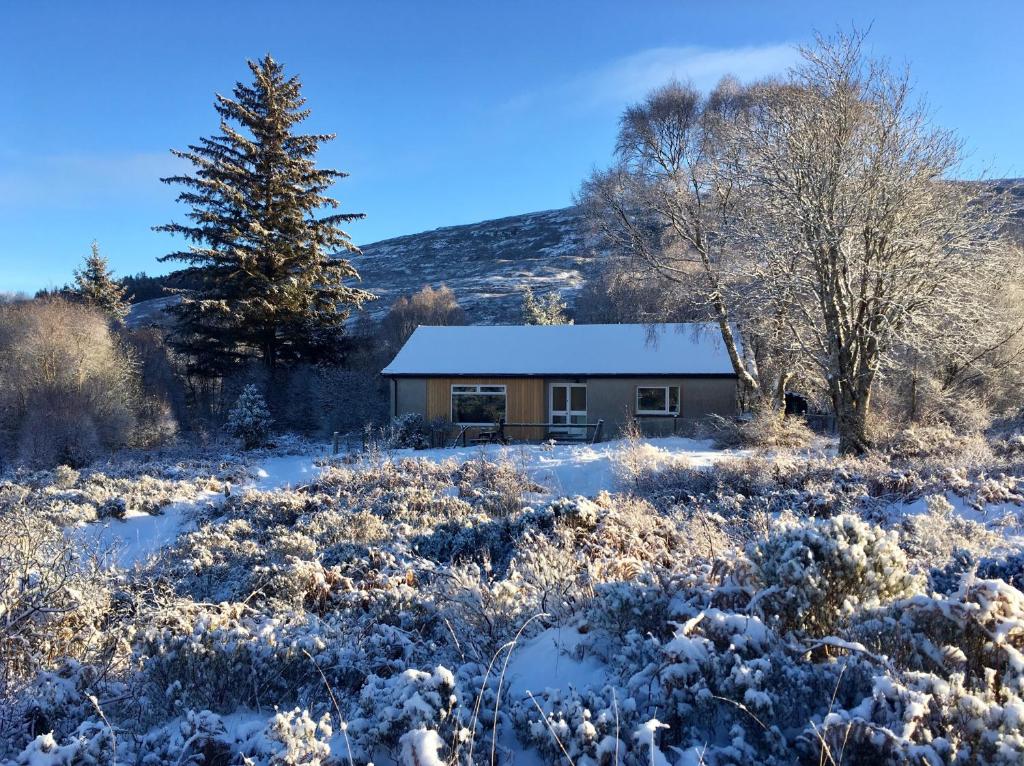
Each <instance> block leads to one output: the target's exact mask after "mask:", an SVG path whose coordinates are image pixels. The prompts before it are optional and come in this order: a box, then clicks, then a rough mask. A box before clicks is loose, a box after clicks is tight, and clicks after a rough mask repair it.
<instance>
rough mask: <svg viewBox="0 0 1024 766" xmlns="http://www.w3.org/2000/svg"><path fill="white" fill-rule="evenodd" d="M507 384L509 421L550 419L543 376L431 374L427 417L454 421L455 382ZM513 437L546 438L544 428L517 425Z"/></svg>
mask: <svg viewBox="0 0 1024 766" xmlns="http://www.w3.org/2000/svg"><path fill="white" fill-rule="evenodd" d="M453 385H457V386H479V385H484V386H487V385H503V386H505V387H506V389H505V395H506V397H507V398H506V400H505V414H506V420H507V421H508V422H509V423H546V422H547V419H548V414H547V412H546V411H545V408H544V380H543V379H542V378H500V377H499V378H428V379H427V420H447V421H451V414H452V413H451V410H452V400H451V392H452V386H453ZM508 436H509V438H511V439H543V438H544V429H542V428H532V429H523V428H514V429H510V430H509V432H508Z"/></svg>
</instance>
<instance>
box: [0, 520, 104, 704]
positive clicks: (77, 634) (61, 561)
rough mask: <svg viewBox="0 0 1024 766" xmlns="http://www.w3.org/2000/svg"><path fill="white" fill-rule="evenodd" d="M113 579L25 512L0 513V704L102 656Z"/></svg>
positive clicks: (47, 525)
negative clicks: (42, 678)
mask: <svg viewBox="0 0 1024 766" xmlns="http://www.w3.org/2000/svg"><path fill="white" fill-rule="evenodd" d="M108 583H109V576H108V575H107V573H105V572H103V571H102V570H100V569H98V568H97V567H96V566H95V563H94V562H93V561H91V560H90V559H89V558H88V555H87V551H85V550H83V549H82V547H81V545H79V544H76V543H75V541H73V540H71V539H69V538H68V537H67V536H66V535H64V534H63V531H62V530H61V529H60V528H59V527H57V526H56V525H54V524H52V523H51V522H49V521H47V520H45V519H40V518H38V517H37V516H36V515H35V514H33V513H32V512H31V511H29V510H28V509H27V508H24V507H15V508H13V509H8V510H6V511H0V700H2V698H4V697H6V696H7V695H8V694H11V693H12V692H13V691H15V690H16V689H17V688H18V687H19V686H21V685H23V684H24V683H26V682H27V681H28V680H29V679H31V678H32V677H33V676H34V675H35V674H36V673H37V672H39V671H40V670H44V669H47V668H50V667H52V666H54V665H56V664H57V663H58V662H59V661H61V660H62V659H64V658H74V659H79V660H90V659H96V658H98V657H101V656H103V654H104V653H105V652H106V651H107V650H108V647H109V645H110V644H111V643H113V642H116V640H117V635H118V633H119V630H118V628H117V627H114V626H112V627H107V626H106V625H105V619H106V617H107V614H108V609H109V607H110V590H109V585H108Z"/></svg>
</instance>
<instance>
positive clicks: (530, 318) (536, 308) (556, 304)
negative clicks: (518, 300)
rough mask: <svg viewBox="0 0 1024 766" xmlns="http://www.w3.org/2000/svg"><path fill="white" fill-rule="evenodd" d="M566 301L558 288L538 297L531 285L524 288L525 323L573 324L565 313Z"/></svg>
mask: <svg viewBox="0 0 1024 766" xmlns="http://www.w3.org/2000/svg"><path fill="white" fill-rule="evenodd" d="M565 309H566V303H565V301H563V300H562V296H560V295H559V294H558V291H557V290H552V291H551V292H550V293H548V294H547V295H545V296H544V297H543V298H541V299H539V300H538V299H537V298H536V297H535V296H534V294H533V290H531V289H530V288H529V287H527V288H525V289H524V290H523V324H540V325H552V324H572V320H571V319H569V317H568V316H566V314H565Z"/></svg>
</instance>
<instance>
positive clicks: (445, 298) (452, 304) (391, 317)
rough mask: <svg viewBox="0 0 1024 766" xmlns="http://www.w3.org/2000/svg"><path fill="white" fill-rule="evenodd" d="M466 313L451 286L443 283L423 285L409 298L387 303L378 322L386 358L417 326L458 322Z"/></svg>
mask: <svg viewBox="0 0 1024 766" xmlns="http://www.w3.org/2000/svg"><path fill="white" fill-rule="evenodd" d="M465 323H466V315H465V312H463V310H462V308H461V307H460V306H459V301H458V300H457V299H456V297H455V293H454V292H453V291H452V289H451V288H450V287H448V286H446V285H441V286H440V287H438V288H436V289H435V288H433V287H431V286H430V285H424V286H423V287H421V288H420V289H419V290H417V291H416V292H415V293H413V294H412V295H410V296H409V297H407V298H406V297H402V298H399V299H398V300H396V301H395V302H394V303H393V304H391V308H390V309H389V310H388V313H387V315H386V316H385V317H384V319H383V320H382V321H381V338H382V340H383V342H384V345H385V347H386V353H387V355H388V358H390V357H392V356H394V355H395V354H396V353H398V350H399V349H400V348H401V347H402V345H403V344H404V343H405V342H406V341H407V340H409V336H410V335H412V333H413V331H414V330H415V329H416V328H417V327H419V326H420V325H435V326H447V325H461V324H465Z"/></svg>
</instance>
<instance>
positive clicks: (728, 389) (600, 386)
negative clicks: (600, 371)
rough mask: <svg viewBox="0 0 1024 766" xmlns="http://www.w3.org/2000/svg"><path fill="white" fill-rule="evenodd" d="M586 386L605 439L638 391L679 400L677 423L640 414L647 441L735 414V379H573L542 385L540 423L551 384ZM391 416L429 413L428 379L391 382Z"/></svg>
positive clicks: (590, 416)
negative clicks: (665, 390) (654, 389)
mask: <svg viewBox="0 0 1024 766" xmlns="http://www.w3.org/2000/svg"><path fill="white" fill-rule="evenodd" d="M573 381H576V382H580V383H586V384H587V420H589V421H590V422H591V423H596V422H597V421H598V420H599V419H600V420H603V421H604V427H603V433H602V438H603V439H611V438H615V437H616V436H618V435H619V432H620V431H621V430H622V428H623V426H625V425H626V424H627V423H628V422H629V420H630V418H631V417H632V416H633V414H634V410H635V409H636V388H637V386H679V387H680V394H681V396H682V399H683V405H682V412H681V413H680V415H679V418H674V417H657V416H649V415H643V416H640V417H639V418H638V421H639V422H640V426H641V428H642V429H643V431H644V433H645V434H647V435H650V436H666V435H669V434H672V433H673V432H674V431H675V430H676V428H677V427H678V426H679V425H680V424H679V423H678V421H679V420H697V419H700V418H702V417H705V416H706V415H709V414H712V413H714V414H716V415H724V416H730V415H735V414H736V412H737V390H736V379H735V378H575V379H558V380H557V381H556V380H554V379H551V380H546V381H544V418H545V419H547V417H548V413H549V412H550V407H551V403H550V401H549V400H548V397H550V395H551V389H550V386H549V384H550V383H553V382H561V383H567V382H573ZM392 386H393V389H392V394H391V406H392V410H393V412H392V414H393V415H394V414H398V415H401V414H404V413H407V412H417V413H420V414H421V415H423V416H424V417H426V414H427V381H426V378H395V379H393V380H392Z"/></svg>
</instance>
